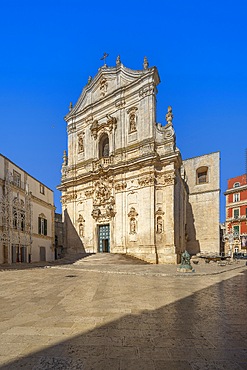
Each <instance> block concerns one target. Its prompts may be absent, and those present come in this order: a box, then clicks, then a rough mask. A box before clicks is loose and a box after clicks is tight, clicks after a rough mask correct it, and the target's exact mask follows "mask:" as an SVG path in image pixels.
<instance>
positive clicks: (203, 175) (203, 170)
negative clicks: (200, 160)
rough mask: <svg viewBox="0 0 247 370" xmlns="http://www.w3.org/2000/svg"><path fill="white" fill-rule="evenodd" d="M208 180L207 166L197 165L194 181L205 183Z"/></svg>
mask: <svg viewBox="0 0 247 370" xmlns="http://www.w3.org/2000/svg"><path fill="white" fill-rule="evenodd" d="M207 182H208V167H206V166H203V167H199V168H198V169H197V170H196V183H197V184H205V183H207Z"/></svg>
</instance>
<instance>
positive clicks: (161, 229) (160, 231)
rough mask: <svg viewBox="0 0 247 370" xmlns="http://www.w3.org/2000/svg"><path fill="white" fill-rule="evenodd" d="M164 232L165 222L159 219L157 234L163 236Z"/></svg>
mask: <svg viewBox="0 0 247 370" xmlns="http://www.w3.org/2000/svg"><path fill="white" fill-rule="evenodd" d="M162 231H163V222H162V218H161V217H158V218H157V233H158V234H161V233H162Z"/></svg>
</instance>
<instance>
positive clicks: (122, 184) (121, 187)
mask: <svg viewBox="0 0 247 370" xmlns="http://www.w3.org/2000/svg"><path fill="white" fill-rule="evenodd" d="M126 187H127V183H126V182H119V183H117V184H116V185H115V190H116V191H122V190H124V189H126Z"/></svg>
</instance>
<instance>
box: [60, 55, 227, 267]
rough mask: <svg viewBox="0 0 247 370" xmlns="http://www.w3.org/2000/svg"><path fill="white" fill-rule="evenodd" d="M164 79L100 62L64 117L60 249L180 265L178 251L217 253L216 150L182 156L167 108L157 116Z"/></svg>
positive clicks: (145, 64)
mask: <svg viewBox="0 0 247 370" xmlns="http://www.w3.org/2000/svg"><path fill="white" fill-rule="evenodd" d="M159 83H160V77H159V74H158V70H157V68H156V67H149V63H148V60H147V58H146V57H145V58H144V61H143V66H142V68H141V69H140V70H132V69H129V68H127V67H125V66H124V65H123V64H122V62H121V60H120V56H118V57H117V58H116V64H115V66H113V67H108V66H107V65H106V63H104V65H103V66H102V67H101V68H99V70H98V72H97V74H96V75H95V76H94V78H92V77H91V76H90V77H89V78H88V81H87V84H86V85H85V86H84V88H83V90H82V93H81V95H80V97H79V99H78V101H77V102H76V104H75V105H74V106H72V103H71V104H70V108H69V112H68V114H67V115H66V117H65V121H66V122H67V133H68V149H67V151H64V156H63V164H62V178H61V184H60V185H59V186H58V189H59V190H60V191H61V193H62V196H61V200H62V212H63V221H64V225H65V248H66V250H67V252H70V253H73V252H74V253H78V252H86V253H103V252H105V253H107V252H108V253H109V252H110V253H123V254H128V255H131V256H134V257H137V258H140V259H142V260H145V261H147V262H150V263H161V264H168V263H172V264H176V263H179V262H180V257H181V253H182V252H183V251H185V250H187V251H188V252H189V253H191V254H197V253H200V252H209V253H218V252H219V194H220V188H219V178H220V174H219V160H220V158H219V153H218V152H216V153H211V154H206V155H202V156H200V157H196V158H191V159H187V160H183V159H182V156H181V153H180V150H179V149H178V148H177V146H176V135H175V130H174V127H173V111H172V107H171V106H169V107H168V109H167V113H166V124H165V125H164V126H163V125H161V124H160V123H158V122H157V121H156V94H157V85H158V84H159Z"/></svg>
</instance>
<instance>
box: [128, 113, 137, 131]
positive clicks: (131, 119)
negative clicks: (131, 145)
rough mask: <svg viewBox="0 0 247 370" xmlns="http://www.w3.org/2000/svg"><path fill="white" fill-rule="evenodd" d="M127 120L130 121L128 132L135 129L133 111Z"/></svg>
mask: <svg viewBox="0 0 247 370" xmlns="http://www.w3.org/2000/svg"><path fill="white" fill-rule="evenodd" d="M129 121H130V132H134V131H136V115H135V113H131V114H130V117H129Z"/></svg>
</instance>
